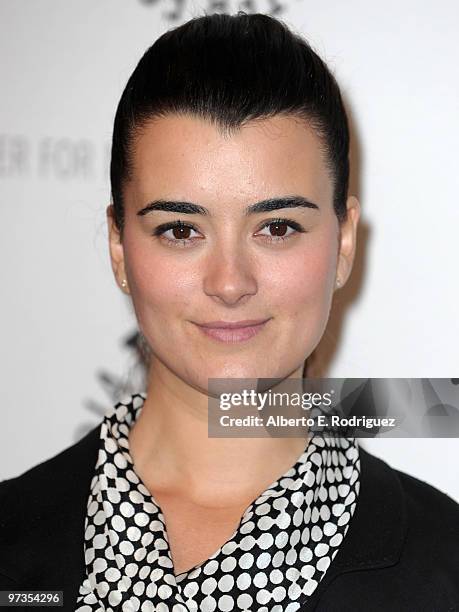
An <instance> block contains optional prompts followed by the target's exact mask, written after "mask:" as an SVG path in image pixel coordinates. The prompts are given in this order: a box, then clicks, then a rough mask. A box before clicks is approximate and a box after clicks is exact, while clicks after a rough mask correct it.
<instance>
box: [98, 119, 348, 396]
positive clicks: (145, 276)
mask: <svg viewBox="0 0 459 612" xmlns="http://www.w3.org/2000/svg"><path fill="white" fill-rule="evenodd" d="M322 155H323V154H322V152H321V148H320V142H319V140H318V139H317V136H316V135H315V133H314V132H313V131H311V130H310V129H309V128H308V127H306V126H305V124H304V123H302V122H299V121H298V120H295V119H293V118H292V117H282V116H276V117H274V118H271V119H264V120H258V121H257V122H255V121H252V122H250V123H248V124H247V125H246V126H244V127H243V128H241V129H240V130H239V131H237V132H235V133H234V134H233V135H231V136H224V135H223V134H221V133H220V132H219V131H218V129H217V128H216V127H214V126H213V125H212V124H211V123H210V122H207V121H205V120H203V119H199V118H196V117H192V116H176V115H170V116H167V117H164V118H160V119H156V120H155V121H152V122H151V123H149V124H148V125H147V127H146V128H145V129H144V130H143V131H142V133H141V135H139V136H138V137H137V139H136V141H135V147H134V152H133V163H134V166H133V174H132V180H131V181H130V182H129V183H128V184H127V185H126V189H125V228H124V236H123V241H122V243H120V242H119V236H118V234H117V232H116V230H115V228H114V225H113V224H111V225H110V248H111V257H112V266H113V269H114V271H115V274H116V277H117V280H118V282H119V283H121V280H122V279H123V278H126V279H127V282H128V291H129V293H130V294H131V297H132V301H133V306H134V309H135V313H136V316H137V320H138V325H139V328H140V329H141V331H142V333H143V335H144V336H145V338H146V340H147V341H148V343H149V345H150V347H151V349H152V352H153V354H154V357H153V362H152V364H153V365H152V367H153V368H155V367H165V368H166V369H167V370H168V371H169V372H170V373H172V374H173V375H175V376H177V377H179V378H180V379H181V380H183V381H185V382H186V383H188V384H190V385H191V386H193V387H195V388H199V389H202V390H206V389H207V387H208V380H207V379H208V378H285V377H288V376H290V375H291V374H292V373H294V372H296V371H297V370H298V368H301V367H302V366H303V363H304V360H305V359H306V358H307V357H308V356H309V355H310V353H311V352H312V351H313V349H314V348H315V347H316V345H317V344H318V342H319V340H320V338H321V337H322V334H323V332H324V330H325V327H326V324H327V320H328V317H329V311H330V307H331V302H332V296H333V292H334V289H335V280H336V276H337V275H340V276H341V278H342V279H343V280H345V277H347V276H348V274H349V272H350V267H351V265H352V257H353V243H354V239H353V235H354V233H355V225H356V222H357V218H358V215H355V214H354V215H351V222H350V224H348V225H349V227H351V226H352V227H351V230H349V231H348V230H346V231H347V234H346V235H347V238H346V240H345V243H344V246H343V252H342V253H341V254H342V255H343V258H342V263H341V264H340V265H341V272H340V269H338V270H337V265H338V261H339V259H340V258H339V255H340V250H341V246H340V232H339V225H338V221H337V218H336V215H335V212H334V210H333V206H332V197H333V188H332V182H331V177H330V176H329V173H328V171H327V168H326V165H325V161H324V159H323V157H322ZM283 198H290V202H293V201H295V203H296V204H298V203H299V202H303V204H305V203H306V201H307V202H310V203H311V204H312V205H311V206H309V205H302V206H298V205H297V206H293V207H288V204H287V203H286V201H285V200H284V201H283V202H282V201H280V199H283ZM300 198H303V200H300ZM158 200H161V201H164V202H169V203H171V202H174V203H176V205H177V206H178V203H186V204H193V205H194V206H196V207H199V208H198V209H197V210H195V211H194V212H193V213H192V214H188V213H187V212H186V210H187V209H186V208H183V209H182V211H180V212H175V211H171V210H167V211H166V210H153V209H151V210H150V211H149V212H146V211H147V210H148V208H147V207H148V206H149V205H150V204H152V203H157V201H158ZM266 200H271V204H272V207H271V210H264V211H263V210H262V211H260V210H258V211H256V212H251V213H248V214H247V213H246V208H247V207H251V206H253V205H254V204H257V203H259V202H263V201H266ZM351 200H355V198H351ZM355 202H356V201H355ZM355 202H353V203H354V204H355ZM357 204H358V202H357ZM278 206H280V208H278ZM203 209H206V214H202V212H203ZM141 211H144V213H143V214H139V213H140V212H141ZM276 219H281V220H282V221H281V222H280V224H279V225H276V223H275V221H276ZM178 221H181V222H183V223H184V224H185V225H186V226H187V227H186V228H183V229H182V230H180V228H176V229H170V228H169V229H168V228H167V225H168V224H170V223H176V222H178ZM161 226H162V227H161ZM344 229H346V228H344ZM161 230H164V233H162V234H160V231H161ZM248 319H255V320H261V321H265V320H266V323H265V324H264V325H262V326H261V327H258V328H257V329H258V331H257V330H253V331H257V333H255V335H250V334H249V333H248V332H247V330H246V331H245V332H242V331H241V330H239V332H237V331H234V330H233V332H232V334H231V333H230V332H228V331H227V332H226V336H224V335H223V334H224V333H225V332H221V333H220V336H219V337H218V338H217V337H215V336H211V335H209V334H207V333H204V331H203V329H202V328H201V327H200V326H199V324H203V323H208V322H212V321H225V322H239V321H244V320H248ZM216 334H217V335H218V334H219V332H218V331H217V332H216Z"/></svg>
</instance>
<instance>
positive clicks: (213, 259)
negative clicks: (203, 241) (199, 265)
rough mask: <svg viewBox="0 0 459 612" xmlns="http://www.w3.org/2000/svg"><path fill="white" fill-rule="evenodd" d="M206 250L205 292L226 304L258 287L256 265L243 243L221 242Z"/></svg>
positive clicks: (254, 292) (230, 303)
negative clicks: (215, 247) (237, 244)
mask: <svg viewBox="0 0 459 612" xmlns="http://www.w3.org/2000/svg"><path fill="white" fill-rule="evenodd" d="M219 246H220V248H219V249H218V250H215V251H213V252H212V253H211V254H209V257H208V259H207V261H206V266H205V273H204V279H203V290H204V293H205V294H206V295H208V296H209V297H212V298H213V299H215V300H218V301H220V302H223V303H224V304H226V305H228V306H232V305H235V304H238V303H239V302H240V301H243V300H244V298H245V299H246V300H247V299H248V297H249V296H250V295H255V294H256V293H257V291H258V283H257V279H256V266H255V262H254V261H253V258H251V257H250V254H249V253H247V252H246V251H244V249H243V247H235V246H234V243H232V245H229V244H228V245H227V246H226V248H223V247H222V246H221V244H220V245H219Z"/></svg>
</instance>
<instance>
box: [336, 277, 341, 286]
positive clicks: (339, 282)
mask: <svg viewBox="0 0 459 612" xmlns="http://www.w3.org/2000/svg"><path fill="white" fill-rule="evenodd" d="M336 286H337V287H341V281H340V279H339V278H337V279H336Z"/></svg>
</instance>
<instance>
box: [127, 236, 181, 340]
mask: <svg viewBox="0 0 459 612" xmlns="http://www.w3.org/2000/svg"><path fill="white" fill-rule="evenodd" d="M124 254H125V265H126V274H127V277H128V282H129V288H130V292H131V298H132V302H133V306H134V310H135V313H136V317H137V321H138V324H139V327H140V328H141V330H142V331H143V333H144V334H145V335H146V336H148V335H149V334H148V333H147V330H148V329H151V328H152V327H154V329H155V335H157V334H158V333H159V334H161V332H162V331H164V332H165V333H166V330H167V329H168V327H166V326H165V325H164V324H165V323H166V321H167V320H168V319H170V317H171V315H173V316H177V315H179V314H180V313H181V312H182V311H183V310H184V309H185V308H186V304H187V301H189V298H190V295H192V294H193V288H192V284H193V280H192V276H191V275H189V274H187V273H186V269H185V270H184V267H183V263H182V265H179V263H174V261H175V260H174V258H173V257H171V255H170V254H168V253H164V254H163V253H161V252H160V250H158V249H153V248H152V246H151V244H146V243H144V242H143V241H142V240H139V239H138V238H137V239H136V240H135V241H134V240H133V241H132V242H129V240H126V241H125V246H124ZM177 261H178V262H179V261H180V258H178V260H177Z"/></svg>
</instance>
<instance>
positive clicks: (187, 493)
mask: <svg viewBox="0 0 459 612" xmlns="http://www.w3.org/2000/svg"><path fill="white" fill-rule="evenodd" d="M299 376H301V370H300V374H299ZM299 382H301V381H299ZM307 442H308V439H307V438H306V435H305V436H303V437H299V438H292V437H289V438H272V437H263V438H209V436H208V396H207V395H206V394H205V393H202V392H200V391H198V390H197V389H194V388H191V387H190V386H188V385H186V383H184V382H183V381H182V380H180V379H178V378H177V377H176V376H175V375H173V374H172V373H171V372H170V371H169V370H168V369H166V368H165V367H164V366H162V365H161V364H159V363H153V364H152V367H151V368H150V372H149V381H148V388H147V397H146V400H145V402H144V404H143V406H142V408H141V412H140V415H139V416H138V418H137V420H136V422H135V423H134V424H133V425H132V427H131V430H130V433H129V447H130V454H131V457H132V459H133V462H134V465H135V468H136V471H137V473H138V474H139V476H140V478H141V479H142V481H143V482H144V484H145V486H147V488H148V489H149V490H150V492H151V493H152V494H153V495H154V493H155V492H157V493H158V494H160V493H168V494H173V495H176V496H179V497H182V498H184V499H187V500H188V501H191V502H194V503H196V504H199V505H206V506H209V507H210V506H212V507H229V506H240V505H244V504H246V503H247V501H249V502H250V501H252V499H254V498H255V497H256V496H258V495H259V494H260V493H262V492H263V491H264V490H265V489H266V488H267V487H269V485H271V484H272V483H273V482H274V481H275V480H277V479H278V478H279V477H280V476H282V475H283V474H284V473H285V472H286V471H287V470H288V469H289V468H290V467H291V466H292V465H294V463H295V462H296V460H297V459H298V458H299V456H300V455H301V453H302V452H303V450H304V449H305V447H306V444H307ZM268 458H269V460H267V459H268Z"/></svg>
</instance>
